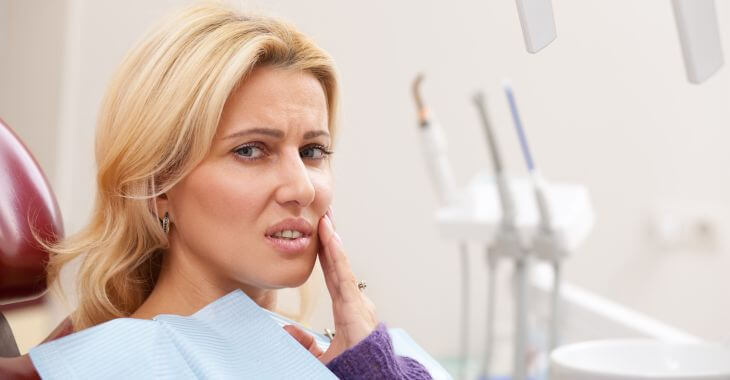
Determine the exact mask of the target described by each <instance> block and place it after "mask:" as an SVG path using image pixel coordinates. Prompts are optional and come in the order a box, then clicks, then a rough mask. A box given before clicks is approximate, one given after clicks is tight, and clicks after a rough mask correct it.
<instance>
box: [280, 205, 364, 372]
mask: <svg viewBox="0 0 730 380" xmlns="http://www.w3.org/2000/svg"><path fill="white" fill-rule="evenodd" d="M318 233H319V241H320V249H319V263H320V265H321V266H322V271H323V272H324V280H325V283H326V284H327V290H328V291H329V293H330V298H332V313H333V316H334V321H335V337H334V339H332V343H331V344H330V346H329V348H328V349H327V351H324V352H323V351H322V350H321V349H320V348H319V347H317V345H316V343H315V341H314V337H312V336H311V335H309V334H307V333H306V332H304V331H302V330H301V329H299V328H297V327H296V326H292V325H287V326H284V329H285V330H286V331H287V332H288V333H289V334H291V335H292V336H293V337H294V338H295V339H296V340H297V341H299V343H301V344H302V346H304V348H306V349H307V350H309V352H311V353H312V354H313V355H314V356H316V357H317V358H318V359H319V360H320V361H321V362H322V363H324V364H327V363H329V362H330V361H332V359H334V358H335V357H336V356H338V355H340V354H341V353H343V352H344V351H345V350H347V349H348V348H350V347H352V346H354V345H356V344H357V343H358V342H360V341H361V340H363V339H365V337H367V336H368V335H370V333H371V332H372V331H373V330H374V329H375V327H376V326H377V324H378V320H377V318H376V316H375V305H374V304H373V302H372V301H370V299H368V298H367V296H365V294H364V293H363V292H362V291H360V289H359V288H358V286H357V279H356V278H355V275H354V274H352V270H351V269H350V262H349V260H348V259H347V256H346V254H345V251H344V249H343V247H342V240H340V237H339V235H337V232H335V229H334V225H333V222H332V212H331V209H330V210H328V211H327V213H326V214H325V216H323V217H322V218H321V219H320V221H319V226H318Z"/></svg>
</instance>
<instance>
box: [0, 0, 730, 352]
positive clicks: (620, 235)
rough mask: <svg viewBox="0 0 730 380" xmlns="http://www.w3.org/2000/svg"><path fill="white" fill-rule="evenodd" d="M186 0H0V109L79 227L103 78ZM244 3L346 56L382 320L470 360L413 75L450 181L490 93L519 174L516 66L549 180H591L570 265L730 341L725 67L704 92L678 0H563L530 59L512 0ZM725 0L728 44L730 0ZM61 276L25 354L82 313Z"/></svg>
mask: <svg viewBox="0 0 730 380" xmlns="http://www.w3.org/2000/svg"><path fill="white" fill-rule="evenodd" d="M187 3H189V1H183V0H176V1H172V0H156V1H148V0H127V1H109V0H103V1H102V0H0V118H2V119H4V120H5V121H6V122H7V124H8V125H9V126H11V127H12V128H14V129H15V131H16V132H17V133H18V134H19V135H20V137H21V138H22V139H23V140H24V141H25V142H26V143H27V145H28V146H29V149H30V151H31V152H33V153H34V154H35V156H36V158H37V160H38V161H39V163H40V165H41V166H42V168H43V169H44V170H45V172H46V174H47V176H48V178H49V180H50V182H51V185H52V187H53V188H54V189H55V191H56V195H57V197H58V201H59V203H60V206H61V212H62V214H63V217H64V222H65V225H66V232H67V234H70V233H73V232H75V231H77V230H78V229H79V228H81V227H82V226H83V225H84V223H86V221H87V220H88V215H89V212H90V209H91V206H92V202H93V198H94V175H95V174H94V173H95V167H94V159H93V140H94V129H95V120H96V117H97V111H98V109H99V105H100V100H101V98H102V94H103V92H104V90H105V87H106V85H107V81H108V80H109V78H110V76H111V74H112V72H113V70H114V69H115V68H116V66H117V65H118V64H119V62H120V61H121V59H122V57H123V55H124V54H125V52H126V51H127V50H128V49H130V48H131V46H132V45H133V44H134V43H135V42H136V41H138V40H139V39H141V38H142V36H143V35H144V34H145V32H146V31H147V30H148V29H149V28H150V27H151V26H152V25H154V24H155V23H156V21H157V20H159V19H160V18H161V17H162V16H163V15H165V14H167V13H169V12H170V11H172V10H175V9H178V8H180V7H181V6H184V5H185V4H187ZM234 3H235V4H240V5H241V6H242V7H243V8H252V9H256V10H263V11H266V12H269V13H272V14H275V15H278V16H281V17H283V18H285V19H288V20H290V21H292V22H294V23H295V24H296V25H298V26H299V28H300V29H301V30H302V31H304V32H305V33H306V34H308V35H310V36H311V37H313V38H314V39H315V40H316V41H317V42H318V43H319V44H320V45H321V46H322V47H324V48H325V49H326V50H328V51H329V52H330V53H331V54H332V56H334V58H335V61H336V62H337V64H338V67H339V70H340V74H341V80H342V82H341V83H342V89H343V96H342V99H343V103H342V127H341V129H340V132H341V134H340V135H339V137H338V142H337V146H336V149H335V151H336V153H335V155H334V169H335V170H334V173H335V181H336V191H335V201H334V211H335V218H336V222H337V226H338V230H339V233H340V235H341V236H342V238H343V241H344V244H345V246H346V248H347V250H348V252H349V255H350V260H351V263H352V265H353V267H354V270H355V272H356V274H357V275H358V277H360V278H363V279H366V280H367V282H368V288H367V292H368V295H369V296H370V297H371V298H372V299H373V300H374V302H375V304H376V305H377V307H378V314H379V316H380V318H381V319H382V320H383V321H385V322H387V323H388V324H389V325H390V326H393V327H403V328H405V329H406V330H407V331H408V332H409V333H410V334H411V335H412V336H413V338H414V339H415V340H416V341H417V342H418V343H420V344H421V345H422V346H423V347H424V348H425V349H426V350H427V351H428V352H430V353H431V354H432V355H433V356H434V357H437V358H449V357H453V356H455V355H457V354H458V344H459V342H458V330H459V323H460V322H459V321H460V319H459V307H460V306H459V305H460V298H459V297H460V293H459V292H460V278H459V277H460V272H459V270H460V269H459V256H458V255H459V252H458V248H457V245H456V244H455V243H454V242H450V241H447V240H444V239H442V238H441V237H440V235H439V231H438V228H437V226H436V223H435V218H434V213H435V211H436V210H437V200H436V197H435V193H434V191H433V188H432V187H431V183H430V181H429V178H428V175H427V172H426V168H425V163H424V160H423V155H422V152H421V149H420V146H419V141H418V129H417V121H416V116H417V115H416V111H415V107H414V103H413V100H412V98H411V93H410V85H411V82H412V80H413V79H414V77H415V76H416V74H417V73H419V72H423V73H425V74H426V76H427V79H426V81H425V86H424V92H425V93H426V94H427V97H428V102H429V104H430V106H431V108H432V109H433V110H434V111H435V112H436V113H437V114H438V116H439V119H440V121H441V123H442V124H443V127H444V131H445V134H446V138H447V140H448V141H449V146H450V156H449V157H450V159H451V162H452V164H453V167H454V173H455V177H456V182H457V184H459V185H460V186H461V185H464V184H466V183H467V181H468V180H469V178H471V177H472V176H473V175H474V173H476V172H477V171H479V170H482V169H489V168H490V167H491V166H490V161H489V157H488V154H487V150H486V143H485V140H484V138H483V131H482V130H481V127H480V125H479V121H478V117H477V113H476V110H475V108H474V106H473V104H472V102H471V96H472V94H473V93H474V92H475V91H477V90H482V91H484V92H485V94H486V96H487V101H488V103H489V107H490V113H491V118H492V122H493V124H494V127H495V129H496V133H497V135H498V138H499V140H500V141H501V143H502V150H503V154H504V156H505V165H506V166H507V170H508V171H509V172H510V173H513V174H515V175H521V174H525V169H524V163H523V160H522V157H521V155H520V151H519V145H518V142H517V139H516V137H515V134H514V132H513V130H512V122H511V119H510V114H509V110H508V107H507V103H506V101H505V99H504V96H503V95H502V92H501V91H502V90H501V86H500V83H501V81H502V79H503V78H506V77H508V78H510V79H511V81H512V86H513V88H514V90H515V94H516V96H517V97H518V102H519V104H520V108H521V113H522V118H523V122H524V125H525V128H526V130H527V133H528V134H529V137H530V140H531V141H530V142H531V145H532V149H533V154H534V157H535V160H536V161H537V162H538V164H539V165H540V166H541V169H542V172H543V174H544V175H545V176H546V177H548V178H549V179H551V180H554V181H566V182H576V183H581V184H584V185H585V186H587V187H588V189H589V190H590V193H591V198H592V202H593V207H594V212H595V215H596V222H595V225H594V228H593V231H592V233H591V235H590V237H589V238H588V240H587V241H586V242H585V243H584V244H582V246H581V247H580V249H579V251H578V252H577V253H576V254H575V255H574V256H572V257H571V258H570V259H569V260H567V261H566V264H565V269H564V274H565V278H566V281H568V282H570V283H572V284H576V285H579V286H581V287H583V288H585V289H589V290H590V291H592V292H594V293H596V294H599V295H601V296H604V297H606V298H608V299H611V300H613V301H616V302H618V303H620V304H623V305H625V306H627V307H629V308H631V309H634V310H636V311H639V312H641V313H645V314H647V315H649V316H652V317H654V318H656V319H658V320H660V321H663V322H665V323H667V324H669V325H672V326H676V327H678V328H680V329H682V330H684V331H687V332H689V333H691V334H694V335H696V336H699V337H701V338H705V339H711V340H723V339H727V338H730V333H728V332H727V327H726V326H727V321H728V320H730V297H728V296H727V292H728V290H729V289H730V276H728V273H729V272H730V255H729V253H730V252H728V244H730V243H729V242H728V237H730V212H728V211H730V210H729V208H730V202H728V201H729V200H730V177H729V176H728V175H727V174H726V170H727V169H726V167H727V165H728V163H730V149H728V148H727V146H728V141H730V128H728V125H729V123H730V112H729V111H728V110H730V108H729V107H728V99H730V71H728V68H724V69H721V70H720V72H719V73H718V74H716V75H715V76H713V77H712V78H710V79H709V80H708V81H707V82H705V83H703V84H702V85H700V86H698V85H693V84H690V83H689V82H688V81H687V79H686V75H685V69H684V67H683V62H682V53H681V49H680V44H679V40H678V34H677V29H676V25H675V21H674V15H673V13H672V8H671V4H670V2H669V1H667V0H645V1H632V0H612V1H601V0H589V1H586V0H554V1H553V11H554V15H555V23H556V26H557V36H558V37H557V39H556V40H555V41H554V42H553V43H552V44H551V45H550V46H548V47H547V48H546V49H545V50H543V51H541V52H540V53H539V54H534V55H533V54H529V53H527V52H526V51H525V45H524V41H523V36H522V31H521V28H520V23H519V19H518V14H517V10H516V7H515V3H514V2H513V1H489V0H483V1H450V2H446V1H427V0H419V1H397V2H394V1H384V0H371V1H367V2H356V1H347V2H345V1H334V0H309V1H297V0H273V1H248V2H240V3H239V2H234ZM716 5H717V14H718V22H719V25H720V31H721V34H722V35H721V37H723V39H724V41H726V43H725V44H724V48H725V49H724V50H726V51H730V49H728V47H729V46H728V43H730V3H727V2H717V4H716ZM470 248H471V251H470V259H471V260H472V263H473V265H471V268H470V270H471V273H470V278H471V280H472V289H473V291H472V293H471V298H472V299H471V301H472V302H471V306H472V307H471V318H472V321H473V323H472V326H471V330H472V332H471V336H473V337H474V339H473V341H472V342H473V344H472V351H473V352H472V353H473V355H475V356H478V355H479V350H480V344H481V343H482V340H483V339H481V338H480V337H482V336H483V335H484V327H483V325H482V323H481V322H480V321H482V320H483V319H484V314H485V308H484V305H485V299H486V291H485V290H484V288H485V286H486V268H485V267H486V265H485V257H484V249H483V248H481V247H480V246H479V245H471V246H470ZM502 270H503V271H504V272H505V273H508V272H509V270H510V269H509V267H505V268H503V269H502ZM501 278H503V279H504V280H501V281H503V282H504V283H505V284H508V281H509V280H508V278H509V277H508V276H501ZM64 282H65V283H66V290H67V294H68V296H69V297H68V300H67V301H66V302H63V301H61V300H60V299H59V298H58V297H56V296H54V297H51V302H48V303H46V304H45V305H42V306H36V307H34V308H30V309H23V310H16V311H11V312H9V313H8V318H9V320H10V323H11V325H12V326H13V329H14V331H15V334H16V337H17V338H18V340H19V344H20V348H21V351H22V352H26V351H27V350H28V349H30V348H31V347H33V346H34V345H36V344H38V343H39V342H40V341H41V340H42V338H43V337H45V336H46V335H47V334H48V332H50V330H51V329H52V328H53V327H54V326H55V325H56V324H57V323H58V322H59V321H60V320H61V319H63V318H64V317H65V316H66V315H67V314H68V313H69V311H70V310H72V308H73V304H74V297H73V273H72V271H69V272H68V273H66V274H65V275H64ZM502 288H503V289H505V290H504V291H505V292H507V291H508V286H504V287H502ZM316 293H317V294H318V296H317V300H316V302H317V305H316V308H315V312H314V314H313V316H312V319H311V324H312V325H313V326H315V327H317V328H318V329H321V328H324V327H327V326H331V325H332V323H331V317H330V316H329V312H330V310H329V301H328V298H327V294H326V290H325V289H324V287H323V286H321V284H320V285H319V287H318V288H317V290H316ZM294 298H295V297H291V299H294ZM287 299H288V298H287ZM500 300H504V301H500V302H501V303H500V306H499V308H498V313H499V315H498V318H500V322H499V323H498V333H497V337H498V339H507V338H508V337H509V332H510V324H509V321H510V319H509V317H508V315H509V310H510V309H509V305H508V300H509V297H507V296H505V297H500ZM292 302H294V301H292Z"/></svg>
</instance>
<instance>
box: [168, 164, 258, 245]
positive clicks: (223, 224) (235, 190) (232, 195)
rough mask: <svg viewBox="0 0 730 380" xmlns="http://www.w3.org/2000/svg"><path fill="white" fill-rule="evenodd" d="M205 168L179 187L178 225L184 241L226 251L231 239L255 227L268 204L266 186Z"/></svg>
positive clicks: (185, 180)
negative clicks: (259, 215) (254, 184)
mask: <svg viewBox="0 0 730 380" xmlns="http://www.w3.org/2000/svg"><path fill="white" fill-rule="evenodd" d="M227 174H228V173H223V172H221V171H220V170H216V168H214V167H205V166H201V167H198V168H196V170H194V171H193V172H192V173H190V175H188V177H186V178H185V179H184V180H183V181H182V182H180V183H179V184H178V186H176V189H175V192H174V193H173V195H174V197H175V198H174V203H173V207H174V212H175V218H176V220H175V222H176V223H177V227H178V229H179V231H180V233H181V238H182V239H183V240H185V241H186V242H188V243H189V244H193V245H206V247H196V248H199V249H200V248H202V249H203V250H204V251H212V252H223V251H226V249H225V248H226V247H225V245H228V244H230V240H231V239H233V238H235V239H241V238H244V236H245V234H243V233H242V232H244V231H247V230H250V229H251V227H253V226H255V225H256V224H255V221H256V217H257V215H258V214H259V213H260V210H261V208H262V207H263V206H264V203H265V201H266V196H267V195H266V192H267V190H266V189H265V184H263V183H261V182H260V181H258V182H257V183H256V186H252V183H254V182H253V178H247V176H245V175H241V174H240V173H239V174H237V175H227Z"/></svg>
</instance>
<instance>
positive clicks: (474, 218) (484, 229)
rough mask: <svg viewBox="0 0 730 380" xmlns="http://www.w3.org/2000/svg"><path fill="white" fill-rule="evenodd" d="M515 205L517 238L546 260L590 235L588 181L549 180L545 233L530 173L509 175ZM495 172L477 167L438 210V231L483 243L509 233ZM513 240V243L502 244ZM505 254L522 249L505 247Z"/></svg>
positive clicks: (489, 243) (512, 254)
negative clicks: (548, 216) (548, 225)
mask: <svg viewBox="0 0 730 380" xmlns="http://www.w3.org/2000/svg"><path fill="white" fill-rule="evenodd" d="M508 186H509V188H510V190H511V194H512V199H513V202H514V207H515V220H514V227H515V233H516V235H517V237H518V238H519V241H520V242H523V244H525V248H526V249H527V250H528V251H529V252H530V254H535V255H536V256H537V257H540V258H544V259H547V260H554V259H562V258H564V256H565V255H567V253H568V252H575V250H576V248H577V247H578V246H579V245H580V244H581V243H582V242H583V241H584V240H585V239H586V238H587V237H588V235H589V233H590V231H591V229H592V228H593V208H592V206H591V201H590V197H589V195H588V190H587V189H586V187H584V186H582V185H578V184H568V183H550V185H549V187H548V188H547V194H546V197H547V200H548V203H549V204H550V209H551V212H552V219H553V220H552V230H551V231H550V232H549V233H546V232H545V231H544V230H543V229H542V228H541V224H540V215H539V212H538V209H537V205H536V201H535V192H534V188H533V185H532V182H531V181H530V179H529V178H528V177H511V178H509V181H508ZM501 210H502V209H501V206H500V204H499V194H498V191H497V186H496V183H495V181H494V177H493V176H492V175H491V173H489V172H487V171H483V172H480V173H477V174H476V175H475V176H474V177H473V178H472V180H471V181H470V182H469V184H468V185H467V186H466V187H465V188H464V189H462V190H461V191H460V192H459V196H458V197H457V199H456V201H455V202H453V203H452V204H450V205H448V206H445V207H442V208H440V209H439V210H437V211H436V222H437V225H438V228H439V231H440V233H441V235H442V236H443V237H444V238H446V239H453V240H457V241H472V242H482V243H485V244H486V245H487V246H493V247H495V248H496V247H498V246H500V245H503V244H495V243H499V242H500V241H503V240H504V239H508V240H511V241H513V242H514V237H510V236H509V235H510V234H509V233H508V234H506V236H505V234H504V232H505V229H503V228H502V211H501ZM504 245H508V246H514V244H512V243H509V244H504ZM500 253H502V254H504V256H506V257H512V258H515V257H517V256H515V255H521V254H523V253H521V252H517V251H516V250H513V249H504V250H502V252H500Z"/></svg>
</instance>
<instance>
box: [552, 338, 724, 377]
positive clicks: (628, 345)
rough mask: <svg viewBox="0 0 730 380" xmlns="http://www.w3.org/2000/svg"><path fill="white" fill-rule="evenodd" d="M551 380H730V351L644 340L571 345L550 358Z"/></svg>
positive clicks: (711, 345) (717, 345) (705, 344)
mask: <svg viewBox="0 0 730 380" xmlns="http://www.w3.org/2000/svg"><path fill="white" fill-rule="evenodd" d="M550 380H730V348H728V347H727V346H723V345H720V344H714V343H697V344H682V343H666V342H659V341H653V340H645V339H624V340H603V341H592V342H583V343H575V344H569V345H566V346H562V347H559V348H557V349H556V350H555V351H553V353H552V354H551V355H550Z"/></svg>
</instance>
